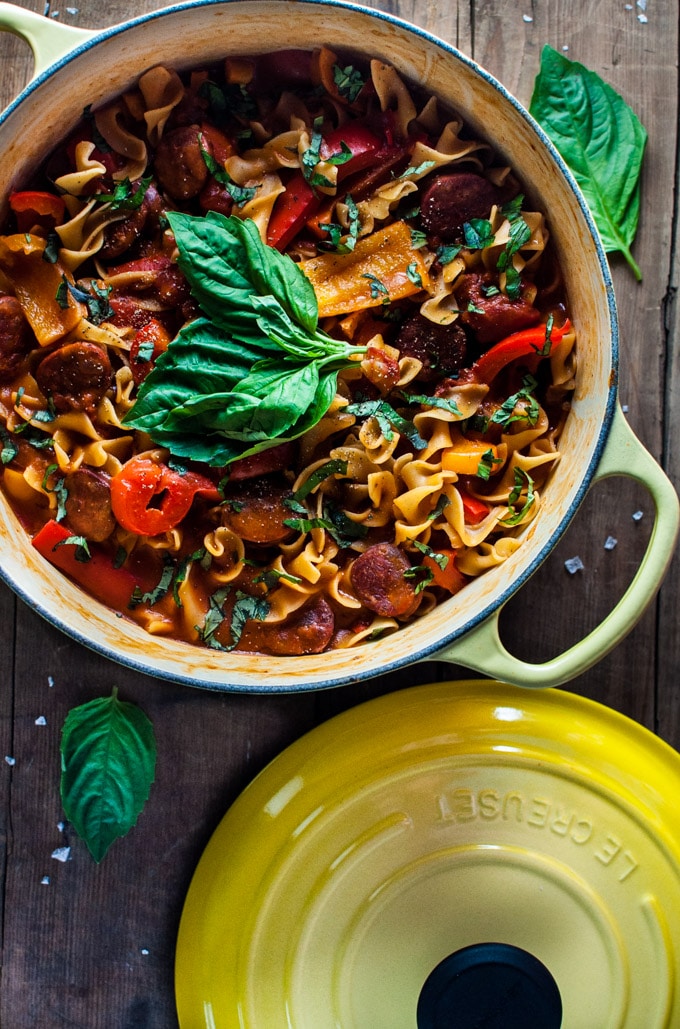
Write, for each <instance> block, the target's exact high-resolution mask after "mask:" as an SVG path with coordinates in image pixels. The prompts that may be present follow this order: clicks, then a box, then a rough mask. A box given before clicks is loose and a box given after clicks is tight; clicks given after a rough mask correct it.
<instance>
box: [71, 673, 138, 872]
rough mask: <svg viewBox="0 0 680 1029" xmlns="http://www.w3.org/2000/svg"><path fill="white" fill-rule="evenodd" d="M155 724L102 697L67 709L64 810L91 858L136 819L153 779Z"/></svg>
mask: <svg viewBox="0 0 680 1029" xmlns="http://www.w3.org/2000/svg"><path fill="white" fill-rule="evenodd" d="M155 767H156V743H155V739H154V733H153V727H152V725H151V722H150V721H149V719H148V718H147V716H146V715H145V714H144V712H143V711H142V710H141V709H140V708H139V707H137V706H136V705H135V704H131V703H128V702H125V701H121V700H119V699H118V693H117V690H115V689H114V691H113V693H112V695H111V696H110V697H101V698H97V699H96V700H91V701H89V703H86V704H82V705H80V706H79V707H76V708H73V709H72V710H71V711H69V713H68V715H67V717H66V721H65V722H64V727H63V730H62V736H61V769H62V770H61V800H62V804H63V807H64V813H65V815H66V817H67V818H68V820H69V822H71V824H72V825H73V827H74V829H75V831H76V832H77V833H78V835H79V836H80V837H81V838H82V839H83V840H84V841H85V843H86V845H87V848H88V850H89V851H90V854H91V855H92V857H93V858H94V860H95V861H97V862H99V861H101V860H102V858H103V857H104V855H105V854H106V852H107V851H108V849H109V847H110V846H111V844H112V843H113V841H114V840H116V839H118V837H120V836H125V834H126V833H127V832H129V831H130V829H131V828H132V827H133V826H134V825H135V823H136V821H137V818H138V816H139V814H140V812H141V810H142V808H143V807H144V804H145V803H146V801H147V799H148V796H149V791H150V789H151V785H152V783H153V781H154V775H155Z"/></svg>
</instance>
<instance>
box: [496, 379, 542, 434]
mask: <svg viewBox="0 0 680 1029" xmlns="http://www.w3.org/2000/svg"><path fill="white" fill-rule="evenodd" d="M537 385H538V383H537V382H536V379H535V378H534V377H533V375H526V376H525V377H524V379H523V382H522V388H521V389H520V390H518V391H517V393H513V394H512V396H510V397H508V399H507V400H505V401H504V402H503V403H502V404H501V406H500V407H499V408H498V409H497V410H496V411H494V413H493V414H492V416H491V418H490V419H489V421H490V422H491V423H492V424H493V425H501V426H502V427H503V428H507V426H508V425H511V424H512V423H513V422H527V423H528V424H529V425H535V424H536V422H537V421H538V415H539V406H538V401H537V400H536V397H534V396H533V395H532V394H533V391H534V390H535V389H536V386H537ZM521 403H525V404H526V408H524V409H523V410H522V413H521V414H515V408H516V407H517V405H518V404H521Z"/></svg>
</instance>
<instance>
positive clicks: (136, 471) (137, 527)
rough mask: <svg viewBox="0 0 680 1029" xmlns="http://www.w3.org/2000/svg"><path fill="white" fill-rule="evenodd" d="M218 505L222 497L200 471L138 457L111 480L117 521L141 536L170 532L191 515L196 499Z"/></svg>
mask: <svg viewBox="0 0 680 1029" xmlns="http://www.w3.org/2000/svg"><path fill="white" fill-rule="evenodd" d="M197 495H200V496H204V497H206V498H207V499H209V500H213V501H215V502H217V501H219V500H221V499H222V496H221V494H220V492H219V490H218V489H217V486H216V485H215V483H214V482H212V481H211V480H210V479H208V478H207V477H206V476H205V475H199V474H198V473H197V472H192V471H189V470H188V469H187V470H186V471H183V472H179V471H175V469H173V468H169V467H168V466H167V465H165V464H163V463H162V462H160V461H154V460H153V459H152V458H150V457H144V456H142V455H139V456H138V457H133V458H131V459H130V460H129V461H126V463H125V464H124V465H123V467H122V468H121V470H120V471H119V472H118V474H117V475H114V476H113V478H112V479H111V507H112V509H113V514H114V516H115V518H116V520H117V521H118V522H119V524H120V525H122V526H123V528H124V529H127V530H128V532H134V533H136V534H137V535H138V536H157V535H158V534H159V533H162V532H168V531H169V530H170V529H174V527H175V526H176V525H179V523H180V522H181V521H182V519H183V518H184V517H185V516H186V515H187V514H188V513H189V508H190V507H191V505H192V503H193V501H194V497H195V496H197Z"/></svg>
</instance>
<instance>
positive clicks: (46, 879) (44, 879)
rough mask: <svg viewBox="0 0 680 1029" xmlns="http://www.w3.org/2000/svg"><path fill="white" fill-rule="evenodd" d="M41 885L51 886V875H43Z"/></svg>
mask: <svg viewBox="0 0 680 1029" xmlns="http://www.w3.org/2000/svg"><path fill="white" fill-rule="evenodd" d="M40 885H41V886H49V885H50V877H49V875H44V876H43V877H42V879H41V880H40Z"/></svg>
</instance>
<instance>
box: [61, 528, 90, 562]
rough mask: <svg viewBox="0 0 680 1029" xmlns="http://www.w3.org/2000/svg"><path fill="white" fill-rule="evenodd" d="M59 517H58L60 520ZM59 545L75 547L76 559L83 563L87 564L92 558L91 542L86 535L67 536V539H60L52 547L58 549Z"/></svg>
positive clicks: (74, 554)
mask: <svg viewBox="0 0 680 1029" xmlns="http://www.w3.org/2000/svg"><path fill="white" fill-rule="evenodd" d="M58 520H59V519H56V521H58ZM57 547H75V548H76V549H75V550H74V552H73V556H74V557H75V559H76V561H80V562H81V564H86V562H87V561H89V560H91V558H92V554H91V553H90V544H89V543H88V541H87V540H86V538H85V537H84V536H67V537H66V539H63V540H59V541H58V543H55V544H54V546H53V547H52V550H56V549H57Z"/></svg>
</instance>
